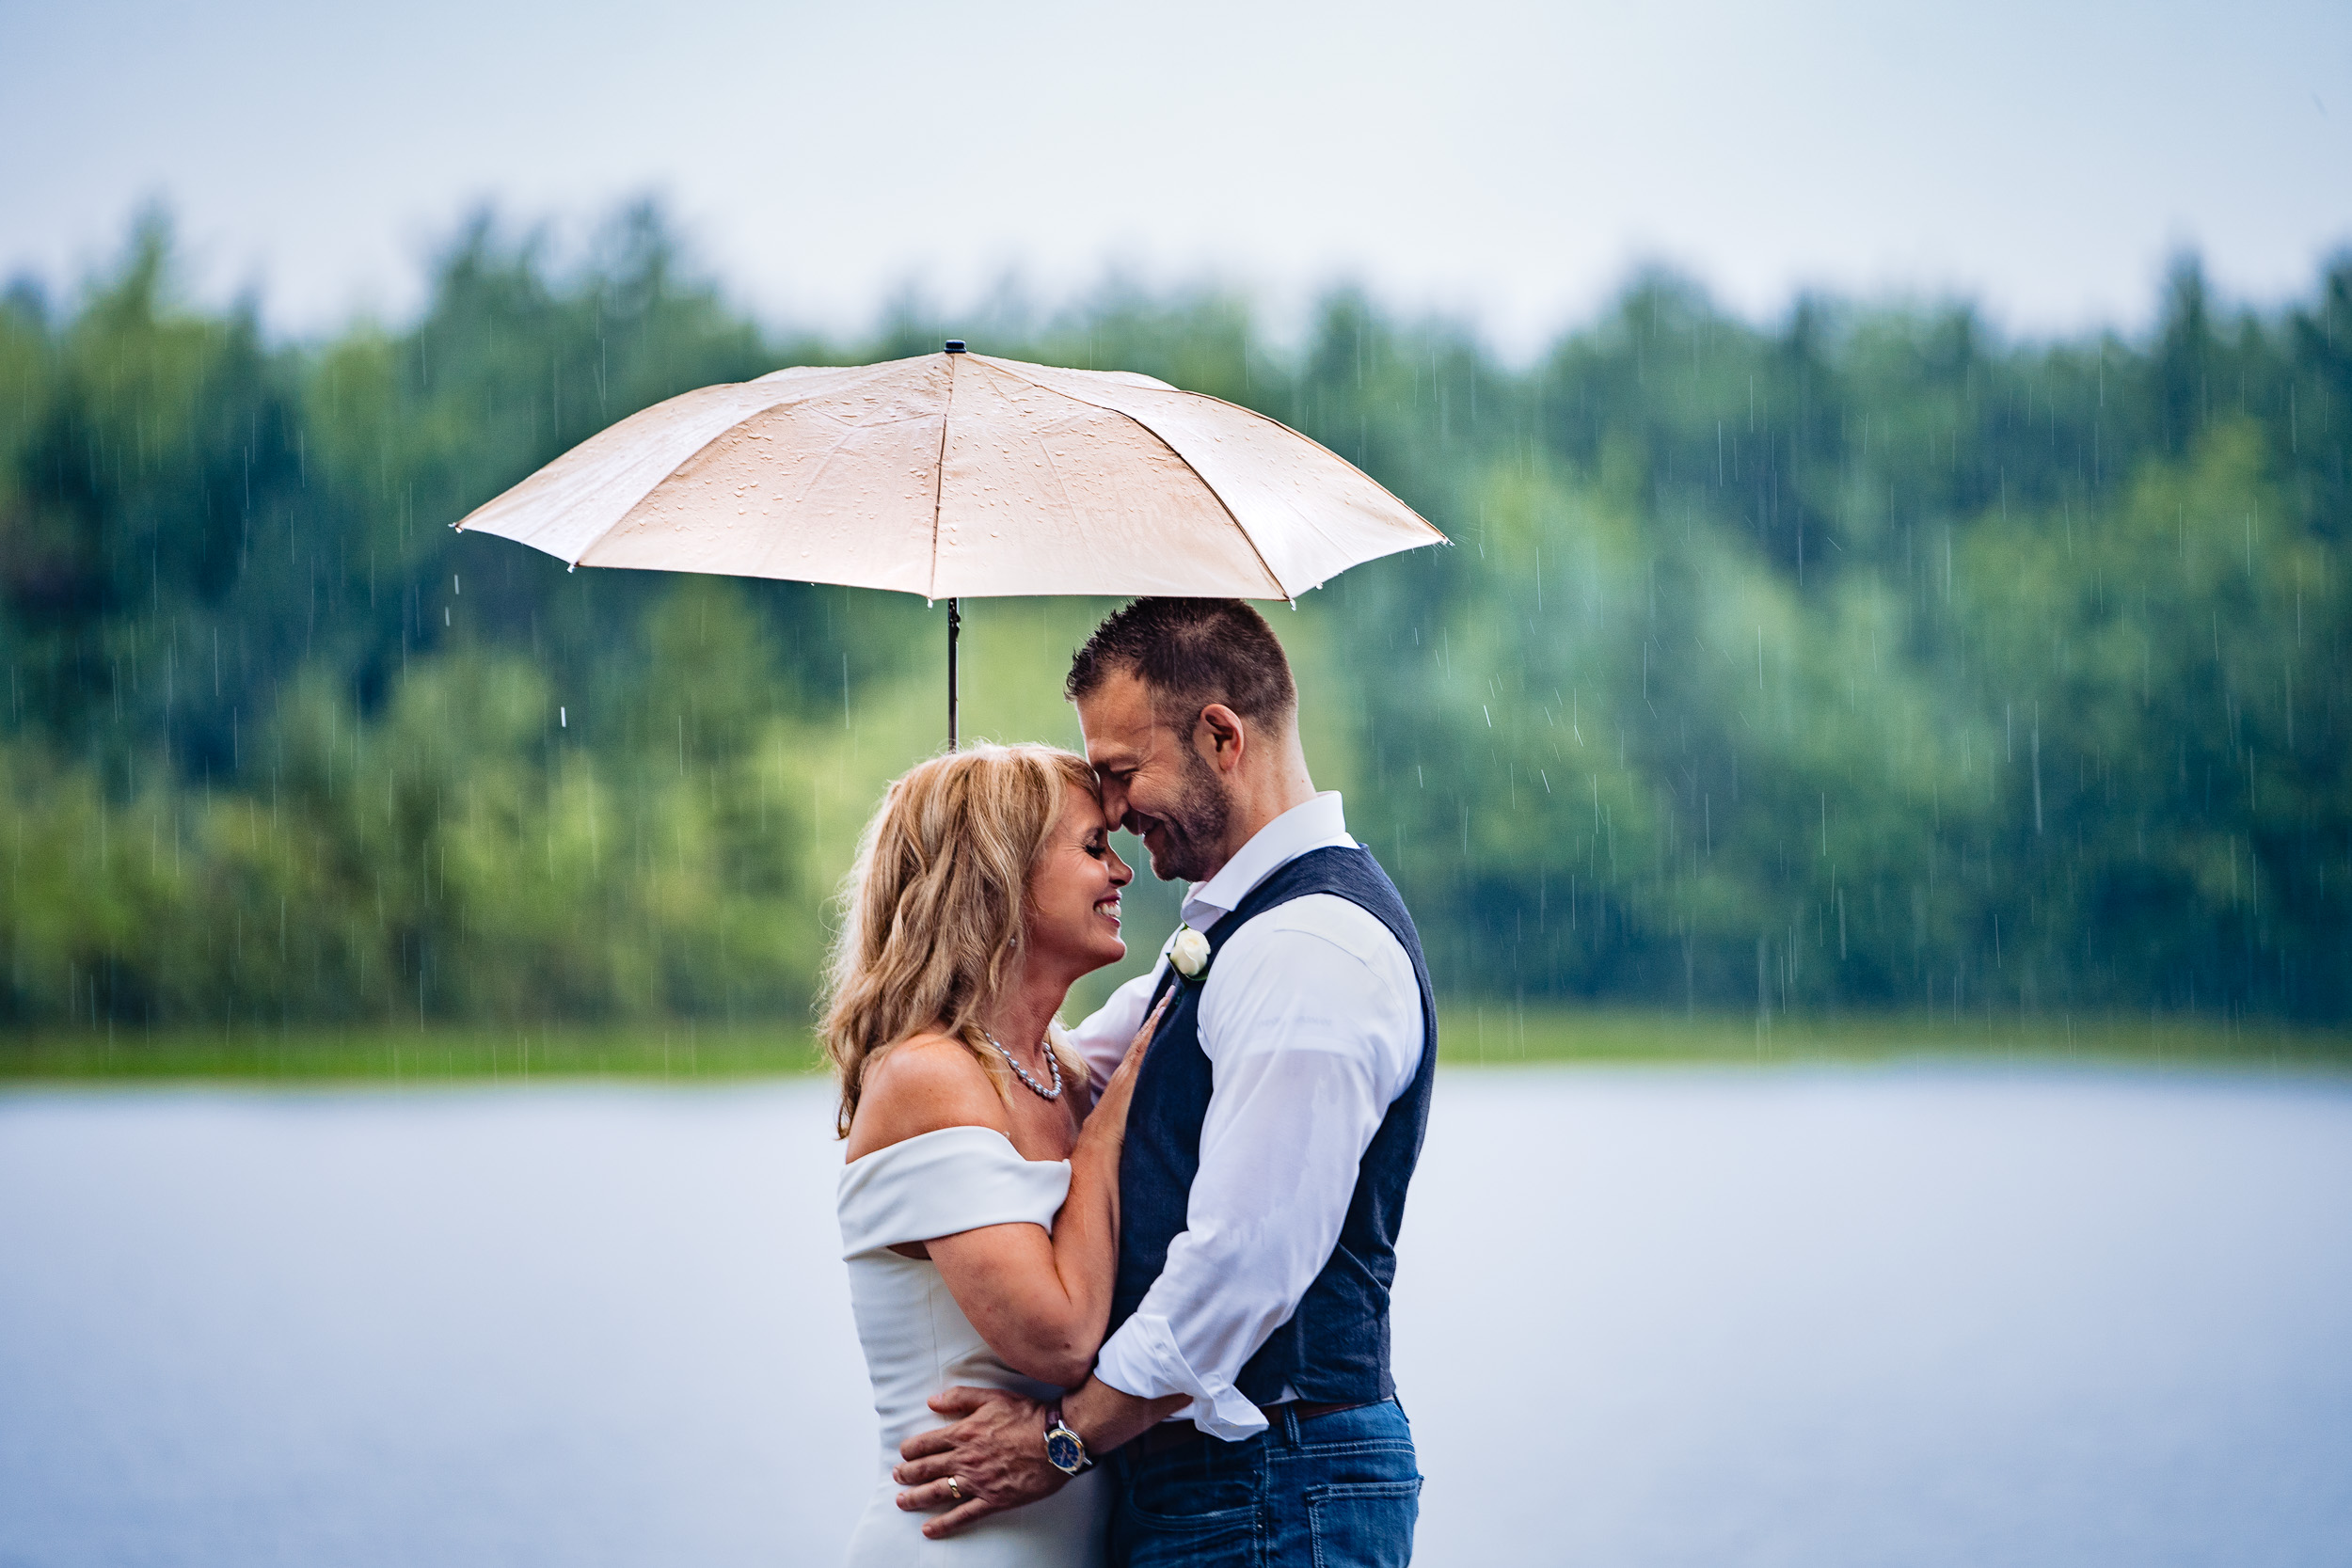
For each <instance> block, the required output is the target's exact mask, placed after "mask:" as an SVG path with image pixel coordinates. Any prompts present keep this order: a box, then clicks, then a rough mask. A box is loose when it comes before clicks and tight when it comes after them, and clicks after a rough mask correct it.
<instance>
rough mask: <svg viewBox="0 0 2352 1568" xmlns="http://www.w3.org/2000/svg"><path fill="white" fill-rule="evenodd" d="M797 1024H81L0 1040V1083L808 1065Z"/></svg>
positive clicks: (533, 1074)
mask: <svg viewBox="0 0 2352 1568" xmlns="http://www.w3.org/2000/svg"><path fill="white" fill-rule="evenodd" d="M817 1066H818V1059H817V1053H816V1046H815V1043H814V1042H813V1041H812V1040H811V1038H810V1037H809V1033H808V1030H807V1029H806V1028H805V1027H804V1026H803V1025H801V1024H798V1023H770V1022H763V1023H755V1024H722V1023H711V1022H677V1023H672V1024H666V1025H628V1026H599V1027H588V1026H578V1025H564V1024H533V1025H531V1026H529V1027H516V1028H506V1029H501V1028H492V1027H457V1026H452V1027H441V1028H431V1029H419V1028H416V1027H414V1026H411V1027H408V1028H405V1029H404V1028H380V1027H379V1028H364V1027H352V1028H342V1029H315V1028H312V1029H292V1030H274V1029H272V1030H242V1029H241V1030H236V1031H224V1030H217V1029H215V1030H191V1029H176V1030H157V1031H154V1032H152V1033H148V1032H144V1031H135V1030H121V1029H118V1030H116V1031H113V1032H111V1033H107V1032H102V1031H91V1030H84V1031H80V1032H75V1033H65V1032H48V1033H41V1034H36V1035H26V1036H16V1037H0V1080H11V1079H12V1080H17V1081H26V1080H128V1081H139V1080H146V1081H174V1080H226V1081H236V1080H268V1081H291V1082H301V1081H315V1082H335V1081H361V1082H370V1083H388V1084H391V1083H431V1082H437V1081H438V1082H454V1081H469V1082H483V1083H491V1082H504V1081H510V1080H511V1081H517V1082H519V1081H522V1080H526V1079H533V1078H603V1077H612V1078H651V1079H665V1078H666V1079H693V1078H742V1077H765V1076H773V1075H776V1074H789V1073H803V1072H809V1071H813V1070H814V1069H816V1068H817Z"/></svg>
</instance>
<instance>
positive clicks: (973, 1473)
mask: <svg viewBox="0 0 2352 1568" xmlns="http://www.w3.org/2000/svg"><path fill="white" fill-rule="evenodd" d="M930 1405H931V1408H932V1409H933V1410H935V1411H937V1412H938V1413H939V1414H940V1415H942V1416H946V1417H950V1418H961V1419H959V1420H957V1421H956V1423H955V1425H953V1426H947V1427H938V1428H935V1429H933V1430H932V1431H930V1432H918V1433H915V1434H914V1436H912V1437H910V1438H908V1439H907V1440H906V1441H905V1442H904V1443H901V1444H900V1445H899V1446H898V1453H899V1455H900V1457H901V1458H902V1459H903V1460H904V1461H905V1463H903V1464H901V1465H898V1467H897V1468H896V1469H894V1470H892V1471H891V1472H890V1474H891V1479H892V1480H894V1481H898V1484H899V1485H901V1486H903V1487H905V1488H906V1489H907V1490H905V1491H903V1492H901V1493H899V1494H898V1506H899V1507H900V1508H902V1509H905V1510H906V1511H907V1512H908V1513H925V1512H928V1511H929V1510H931V1509H935V1508H946V1509H947V1512H946V1513H943V1514H941V1515H940V1516H939V1517H938V1518H936V1519H931V1520H928V1521H926V1522H925V1524H924V1526H923V1533H924V1534H925V1535H927V1536H930V1538H931V1539H932V1540H934V1541H937V1540H941V1539H943V1538H944V1537H946V1536H950V1535H953V1534H955V1533H956V1532H957V1531H958V1530H960V1529H962V1528H965V1527H966V1526H968V1525H972V1524H976V1523H977V1522H978V1521H980V1520H982V1519H985V1518H987V1517H988V1516H989V1515H990V1514H992V1513H1003V1512H1004V1511H1005V1510H1006V1509H1009V1508H1019V1507H1020V1506H1021V1505H1022V1504H1024V1503H1033V1502H1036V1501H1037V1500H1038V1499H1039V1498H1040V1497H1051V1496H1053V1494H1055V1493H1056V1492H1058V1491H1059V1490H1061V1487H1062V1483H1063V1482H1065V1481H1068V1480H1069V1479H1070V1478H1069V1477H1068V1476H1066V1475H1064V1474H1062V1473H1061V1471H1059V1470H1057V1469H1056V1468H1055V1467H1054V1466H1053V1465H1052V1464H1051V1463H1050V1462H1048V1461H1047V1459H1046V1457H1045V1407H1044V1406H1043V1405H1041V1404H1040V1403H1038V1402H1036V1401H1035V1400H1025V1399H1023V1398H1022V1397H1021V1396H1020V1395H1018V1394H1009V1393H1006V1392H1005V1391H1004V1390H1003V1389H1001V1388H949V1389H947V1390H946V1392H944V1393H939V1394H934V1395H932V1396H931V1401H930ZM951 1479H952V1480H953V1481H955V1483H956V1484H955V1486H954V1488H953V1489H952V1490H950V1488H949V1486H948V1481H950V1480H951ZM959 1494H961V1497H962V1498H963V1499H964V1500H963V1501H962V1502H961V1503H957V1502H956V1499H957V1497H958V1495H959ZM950 1504H956V1506H954V1507H952V1508H950V1507H949V1506H948V1505H950Z"/></svg>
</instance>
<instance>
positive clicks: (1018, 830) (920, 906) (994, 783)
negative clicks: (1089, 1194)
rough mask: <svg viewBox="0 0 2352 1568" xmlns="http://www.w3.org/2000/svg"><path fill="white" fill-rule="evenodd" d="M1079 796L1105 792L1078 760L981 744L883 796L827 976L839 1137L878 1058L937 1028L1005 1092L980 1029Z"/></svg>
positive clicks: (861, 844) (922, 767)
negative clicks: (1057, 829)
mask: <svg viewBox="0 0 2352 1568" xmlns="http://www.w3.org/2000/svg"><path fill="white" fill-rule="evenodd" d="M1071 784H1075V785H1077V786H1078V787H1079V788H1080V789H1082V790H1085V791H1086V792H1087V793H1088V794H1089V795H1092V794H1094V793H1095V791H1096V788H1097V785H1096V784H1095V778H1094V769H1093V768H1090V767H1089V766H1088V764H1087V760H1086V758H1084V757H1082V756H1079V755H1077V754H1075V753H1074V752H1065V751H1062V750H1061V749H1060V748H1058V747H1054V746H990V745H985V744H983V745H977V746H974V747H972V748H970V749H969V750H967V751H961V752H949V753H948V754H946V755H945V756H936V757H933V758H931V759H930V761H928V762H924V763H921V764H918V765H917V766H916V767H914V768H912V769H910V770H909V771H908V772H907V773H906V775H905V776H904V777H902V778H900V779H898V781H897V782H896V783H894V784H891V786H890V788H889V789H888V790H887V791H886V792H885V793H884V794H883V796H882V806H881V809H879V810H878V811H876V812H875V813H874V816H873V820H871V821H869V822H868V823H866V832H865V833H864V835H863V836H861V837H860V838H859V840H858V848H857V861H856V863H854V864H853V865H851V867H850V874H849V876H848V877H846V878H845V879H843V880H842V884H841V894H840V900H839V903H840V910H841V925H840V928H839V930H838V931H837V932H836V934H835V936H834V943H833V951H832V953H831V955H830V956H829V958H828V961H827V963H826V968H825V990H824V996H823V999H822V1004H821V1006H822V1007H823V1017H824V1022H822V1023H821V1024H820V1025H819V1026H818V1033H819V1035H820V1036H821V1037H822V1038H823V1040H824V1046H825V1054H826V1055H828V1056H829V1057H831V1058H832V1059H833V1065H834V1071H835V1072H836V1073H837V1074H838V1075H839V1080H840V1085H841V1106H840V1110H839V1112H838V1113H837V1116H836V1117H835V1131H836V1133H837V1135H839V1136H842V1137H847V1136H848V1135H849V1132H850V1119H851V1118H852V1117H855V1116H856V1115H857V1105H858V1099H859V1096H860V1094H861V1093H862V1092H863V1090H864V1087H865V1082H866V1072H867V1071H868V1070H869V1069H871V1068H872V1067H873V1064H874V1062H875V1060H876V1059H877V1058H878V1057H880V1056H881V1055H882V1053H884V1052H886V1051H888V1050H889V1049H890V1048H891V1047H892V1046H895V1045H897V1044H898V1042H899V1041H901V1040H904V1039H906V1038H908V1037H911V1036H914V1035H918V1034H923V1033H926V1032H929V1031H931V1030H938V1031H940V1032H942V1033H945V1034H948V1035H952V1036H954V1037H957V1038H959V1039H961V1040H962V1041H963V1043H964V1044H965V1045H966V1046H967V1047H969V1048H970V1050H971V1052H972V1054H973V1056H974V1058H975V1059H977V1061H978V1062H979V1064H980V1066H981V1067H982V1068H984V1069H987V1071H988V1074H989V1076H990V1077H991V1078H992V1079H993V1080H994V1082H995V1084H996V1087H997V1091H998V1092H999V1093H1009V1088H1010V1084H1011V1076H1012V1075H1011V1074H1010V1073H1009V1071H1008V1070H1007V1069H1006V1067H1005V1061H1004V1058H1003V1057H1002V1056H1000V1055H998V1054H997V1053H996V1052H995V1051H994V1050H993V1048H991V1047H990V1045H989V1043H988V1040H987V1037H986V1036H985V1035H984V1034H983V1033H982V1032H981V1021H982V1020H984V1019H985V1018H986V1017H987V1016H988V1013H989V1011H990V1009H991V1008H992V1007H993V1006H994V1004H995V1002H996V999H997V996H998V994H999V993H1000V991H1001V990H1002V989H1003V988H1004V986H1005V984H1006V983H1007V981H1008V980H1009V977H1010V973H1011V966H1012V955H1013V950H1014V944H1015V940H1016V939H1017V938H1018V937H1019V936H1020V935H1021V917H1022V912H1023V911H1024V909H1025V907H1026V906H1027V902H1028V887H1029V872H1030V868H1031V867H1033V866H1034V865H1035V864H1036V863H1037V860H1038V854H1039V851H1041V849H1042V848H1043V847H1045V840H1046V835H1047V834H1048V833H1049V832H1052V830H1053V826H1054V817H1055V815H1056V814H1057V812H1059V811H1060V810H1061V804H1062V797H1063V793H1064V790H1065V788H1066V786H1068V785H1071ZM1051 1039H1052V1049H1053V1051H1054V1053H1055V1055H1056V1056H1057V1057H1058V1058H1060V1060H1061V1064H1062V1071H1063V1073H1064V1075H1065V1076H1066V1077H1068V1078H1071V1079H1072V1080H1073V1081H1074V1082H1076V1083H1081V1084H1083V1083H1085V1082H1086V1079H1087V1069H1086V1064H1085V1062H1084V1060H1083V1059H1082V1058H1080V1056H1079V1055H1078V1053H1077V1050H1076V1048H1075V1047H1074V1046H1073V1044H1072V1043H1071V1042H1070V1041H1069V1040H1068V1039H1067V1037H1064V1036H1063V1035H1062V1034H1061V1031H1060V1029H1059V1027H1058V1026H1057V1027H1056V1028H1055V1029H1053V1030H1052V1031H1051Z"/></svg>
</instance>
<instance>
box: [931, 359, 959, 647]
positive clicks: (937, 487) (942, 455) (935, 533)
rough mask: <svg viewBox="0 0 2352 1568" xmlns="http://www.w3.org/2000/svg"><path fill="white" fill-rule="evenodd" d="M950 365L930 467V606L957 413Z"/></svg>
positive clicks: (953, 367)
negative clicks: (950, 425)
mask: <svg viewBox="0 0 2352 1568" xmlns="http://www.w3.org/2000/svg"><path fill="white" fill-rule="evenodd" d="M943 357H945V358H946V361H947V396H946V399H945V401H943V402H942V403H941V404H940V405H939V461H938V462H937V463H934V464H933V465H931V575H930V581H929V582H927V583H925V584H924V585H923V587H924V594H923V598H924V601H925V602H926V603H929V602H930V599H931V598H932V597H934V596H935V594H936V593H937V590H938V588H939V511H940V506H941V504H942V499H943V498H944V497H945V495H946V489H947V421H948V420H950V419H951V418H953V417H954V415H955V411H956V359H957V357H958V356H955V355H952V354H950V355H946V356H943Z"/></svg>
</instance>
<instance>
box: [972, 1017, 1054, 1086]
mask: <svg viewBox="0 0 2352 1568" xmlns="http://www.w3.org/2000/svg"><path fill="white" fill-rule="evenodd" d="M980 1037H981V1038H983V1039H985V1040H987V1041H988V1043H989V1044H991V1045H993V1046H994V1047H995V1048H996V1053H997V1054H998V1055H999V1056H1002V1057H1003V1058H1004V1059H1005V1065H1006V1066H1007V1067H1009V1068H1010V1069H1012V1070H1013V1071H1015V1072H1017V1073H1019V1074H1020V1075H1021V1081H1022V1082H1023V1083H1024V1084H1026V1085H1029V1087H1030V1088H1031V1089H1032V1090H1034V1091H1035V1092H1036V1094H1037V1097H1038V1098H1039V1099H1040V1100H1059V1099H1060V1098H1061V1058H1060V1057H1058V1056H1057V1055H1055V1054H1054V1048H1053V1046H1051V1045H1050V1044H1049V1045H1047V1046H1046V1047H1045V1069H1046V1070H1047V1071H1048V1072H1050V1073H1052V1074H1053V1075H1054V1086H1053V1087H1052V1088H1050V1089H1049V1088H1047V1087H1046V1086H1045V1085H1042V1084H1041V1083H1039V1082H1038V1081H1037V1080H1036V1079H1034V1078H1032V1077H1030V1076H1029V1069H1027V1068H1025V1067H1023V1066H1022V1065H1021V1063H1020V1060H1019V1059H1018V1058H1017V1057H1015V1056H1014V1055H1013V1053H1011V1052H1009V1051H1007V1050H1006V1049H1005V1042H1004V1041H1002V1040H1000V1039H998V1038H997V1037H995V1036H993V1035H992V1034H990V1033H989V1032H988V1031H987V1030H985V1029H983V1030H981V1031H980Z"/></svg>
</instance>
